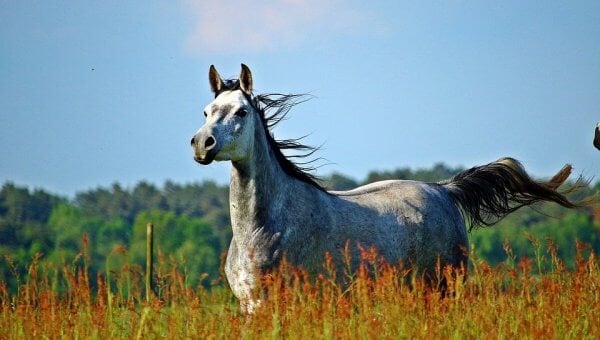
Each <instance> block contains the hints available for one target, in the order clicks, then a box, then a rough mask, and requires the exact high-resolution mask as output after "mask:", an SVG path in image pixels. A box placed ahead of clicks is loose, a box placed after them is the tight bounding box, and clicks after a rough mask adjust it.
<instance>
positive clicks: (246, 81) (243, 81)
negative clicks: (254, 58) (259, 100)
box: [240, 64, 252, 94]
mask: <svg viewBox="0 0 600 340" xmlns="http://www.w3.org/2000/svg"><path fill="white" fill-rule="evenodd" d="M240 88H241V89H242V91H244V92H245V93H246V94H250V93H251V92H252V72H250V69H249V68H248V66H246V65H244V64H242V72H241V73H240Z"/></svg>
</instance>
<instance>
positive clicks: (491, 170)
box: [439, 158, 593, 230]
mask: <svg viewBox="0 0 600 340" xmlns="http://www.w3.org/2000/svg"><path fill="white" fill-rule="evenodd" d="M571 170H572V168H571V165H569V164H567V165H565V166H564V167H563V168H562V169H561V170H560V171H559V172H558V173H557V174H556V175H554V177H552V178H551V179H550V180H549V181H547V182H538V181H535V180H533V179H531V177H529V175H528V174H527V173H526V172H525V169H524V168H523V166H522V165H521V163H519V161H517V160H515V159H513V158H501V159H499V160H497V161H495V162H492V163H489V164H486V165H482V166H476V167H473V168H471V169H468V170H465V171H463V172H461V173H459V174H457V175H456V176H454V177H452V178H451V179H449V180H446V181H444V182H440V183H439V184H442V185H444V186H445V187H446V188H447V189H448V191H449V193H450V196H451V197H452V199H453V200H454V202H455V203H456V205H458V206H459V208H460V209H461V210H462V213H463V216H464V217H465V221H468V222H469V226H470V227H469V230H471V229H472V228H473V227H475V226H490V225H493V224H495V223H497V222H498V221H500V220H501V219H502V218H503V217H505V216H506V215H507V214H509V213H511V212H513V211H515V210H517V209H519V208H521V207H524V206H527V205H531V204H533V203H536V202H540V201H550V202H555V203H558V204H560V205H562V206H563V207H567V208H580V207H584V206H586V205H588V204H589V203H591V202H592V201H593V197H591V198H588V199H585V200H583V201H581V202H573V201H570V200H569V199H568V198H567V197H566V196H565V195H566V194H568V193H570V192H573V191H576V190H578V189H579V188H581V187H582V186H584V183H582V181H581V179H580V180H578V181H577V182H576V183H575V185H573V186H571V187H570V188H568V189H566V190H564V191H560V192H559V191H558V187H560V186H561V184H563V183H564V182H565V181H566V180H567V178H568V177H569V175H570V174H571Z"/></svg>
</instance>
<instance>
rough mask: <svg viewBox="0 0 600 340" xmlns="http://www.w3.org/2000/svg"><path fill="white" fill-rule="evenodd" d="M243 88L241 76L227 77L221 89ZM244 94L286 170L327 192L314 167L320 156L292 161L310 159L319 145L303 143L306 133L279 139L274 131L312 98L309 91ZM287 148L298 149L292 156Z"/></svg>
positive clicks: (289, 173) (278, 159)
mask: <svg viewBox="0 0 600 340" xmlns="http://www.w3.org/2000/svg"><path fill="white" fill-rule="evenodd" d="M240 89H241V88H240V82H239V80H238V79H227V80H224V81H223V89H222V91H221V92H223V91H234V90H240ZM221 92H219V93H217V94H215V96H218V95H219V94H220V93H221ZM242 93H244V96H246V99H247V100H248V102H250V103H251V104H252V105H253V106H254V108H255V109H256V111H258V113H259V115H260V119H261V121H262V123H263V127H264V129H265V136H266V137H267V143H268V144H269V146H270V147H271V150H272V151H273V154H274V155H275V158H276V159H277V162H278V163H279V165H280V166H281V168H282V169H283V171H284V172H285V173H286V174H288V175H289V176H292V177H294V178H296V179H298V180H300V181H302V182H304V183H307V184H309V185H312V186H314V187H316V188H317V189H319V190H321V191H323V192H326V193H327V190H326V189H325V188H323V187H322V186H321V185H320V184H319V183H318V181H319V178H318V177H317V176H316V175H315V174H314V171H315V170H316V167H314V166H313V164H314V162H316V161H318V160H319V158H316V159H315V158H313V159H308V160H306V161H301V162H298V161H294V160H292V159H306V158H309V157H311V156H312V155H314V153H315V152H317V151H318V150H319V148H318V147H313V146H310V145H306V144H302V143H301V142H300V140H301V139H302V138H304V137H306V136H303V137H300V138H295V139H294V138H293V139H276V138H275V136H274V135H273V132H272V131H271V130H272V129H273V127H275V126H276V125H277V124H279V123H280V122H281V121H282V120H284V119H285V117H286V116H287V114H288V113H289V112H290V110H291V109H292V108H293V107H294V106H296V105H298V104H301V103H304V102H305V101H307V100H309V99H310V96H309V95H306V94H281V93H268V94H260V95H253V94H247V93H245V92H243V91H242ZM284 150H293V151H297V152H296V153H295V154H293V155H287V156H286V155H285V154H284V153H283V151H284ZM298 151H299V152H298Z"/></svg>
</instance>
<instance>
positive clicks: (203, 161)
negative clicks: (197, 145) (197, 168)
mask: <svg viewBox="0 0 600 340" xmlns="http://www.w3.org/2000/svg"><path fill="white" fill-rule="evenodd" d="M214 159H215V158H214V157H210V156H209V155H206V157H198V156H194V160H195V161H196V163H199V164H202V165H209V164H210V163H212V161H213V160H214Z"/></svg>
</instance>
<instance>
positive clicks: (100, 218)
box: [0, 163, 600, 287]
mask: <svg viewBox="0 0 600 340" xmlns="http://www.w3.org/2000/svg"><path fill="white" fill-rule="evenodd" d="M462 170H463V169H462V168H460V167H457V168H452V167H448V166H446V165H444V164H441V163H439V164H436V165H434V166H433V167H432V168H430V169H418V170H412V169H410V168H399V169H396V170H394V171H372V172H370V173H369V174H368V176H367V178H366V179H365V180H364V181H357V180H355V179H352V178H350V177H348V176H345V175H343V174H339V173H333V174H331V175H329V176H327V177H325V178H324V179H322V184H323V185H324V186H326V187H327V188H330V189H333V190H346V189H350V188H353V187H356V186H358V185H362V184H366V183H370V182H373V181H378V180H385V179H412V180H419V181H425V182H435V181H439V180H442V179H447V178H450V177H452V176H453V175H455V174H456V173H458V172H460V171H462ZM598 190H600V182H599V183H596V185H595V186H591V185H587V186H586V187H584V188H583V190H581V191H580V192H579V193H578V194H577V195H578V196H579V197H583V196H586V195H590V194H591V193H593V192H597V191H598ZM228 191H229V188H228V186H225V185H218V184H216V183H214V182H211V181H206V182H203V183H188V184H177V183H174V182H172V181H167V182H165V183H164V184H163V185H162V186H161V187H158V186H156V185H154V184H152V183H148V182H144V181H142V182H139V183H138V184H136V185H135V186H134V187H132V188H123V187H122V186H121V185H119V184H118V183H115V184H113V185H112V186H110V187H99V188H96V189H92V190H88V191H83V192H79V193H77V194H76V195H75V197H74V198H73V199H67V198H64V197H61V196H58V195H54V194H51V193H48V192H46V191H45V190H43V189H34V190H31V189H29V188H27V187H23V186H18V185H15V184H14V183H12V182H6V183H4V184H3V185H2V189H1V190H0V256H1V257H2V258H1V259H0V283H5V284H6V285H8V286H9V287H16V286H17V285H18V280H19V275H22V274H24V273H25V272H26V270H27V264H29V263H31V261H33V260H34V259H36V261H42V262H46V263H56V264H65V263H66V264H69V263H74V262H76V261H84V260H85V261H87V262H86V265H88V266H89V270H90V272H91V274H90V277H91V278H92V280H93V279H94V278H95V277H96V275H95V274H94V273H105V272H107V271H110V270H113V269H116V268H117V267H119V266H122V265H123V264H124V263H129V264H132V265H133V267H132V268H134V269H133V270H136V268H137V270H140V271H141V268H142V266H143V264H144V259H145V227H146V224H147V223H149V222H151V223H154V225H155V248H156V249H157V250H158V252H159V255H160V257H161V258H163V259H165V261H172V262H173V263H176V264H177V265H178V266H180V268H181V269H182V272H185V273H186V275H187V277H186V282H187V283H188V284H190V285H192V286H194V285H197V284H200V283H202V284H204V285H210V284H211V282H212V283H213V284H219V281H218V279H219V266H220V264H221V255H222V254H223V253H224V252H225V251H227V249H228V246H229V241H230V239H231V227H230V225H229V223H230V222H229V204H228V196H229V193H228ZM575 198H577V197H575ZM469 237H470V242H471V243H472V245H473V247H474V248H475V250H476V252H477V254H478V257H479V258H482V259H484V260H487V261H488V262H489V263H491V264H497V263H500V262H502V261H505V260H506V259H507V256H508V257H514V258H518V257H520V256H528V257H534V256H539V253H536V251H539V249H540V247H545V246H546V245H547V243H548V242H552V244H553V245H554V246H555V247H557V248H558V251H559V255H560V256H561V258H562V259H563V260H564V261H565V263H567V264H568V265H570V264H571V265H572V263H574V261H575V257H576V249H575V242H576V241H579V242H583V243H584V244H586V247H588V250H594V251H595V252H598V251H599V250H600V209H599V208H598V207H597V206H596V207H590V208H587V209H581V210H566V209H564V208H561V207H558V206H556V205H551V204H540V205H537V206H535V207H533V208H524V209H521V210H519V211H517V212H516V213H513V214H511V215H509V217H507V218H505V219H504V220H502V221H500V222H499V223H498V224H497V225H496V226H494V227H491V228H484V229H481V230H475V231H473V232H471V233H470V236H469ZM532 242H533V243H534V244H532ZM536 242H537V243H536ZM506 245H509V247H507V246H506ZM536 247H537V248H536ZM204 274H206V275H204ZM201 277H206V279H205V280H202V282H200V281H201V280H200V278H201Z"/></svg>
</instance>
